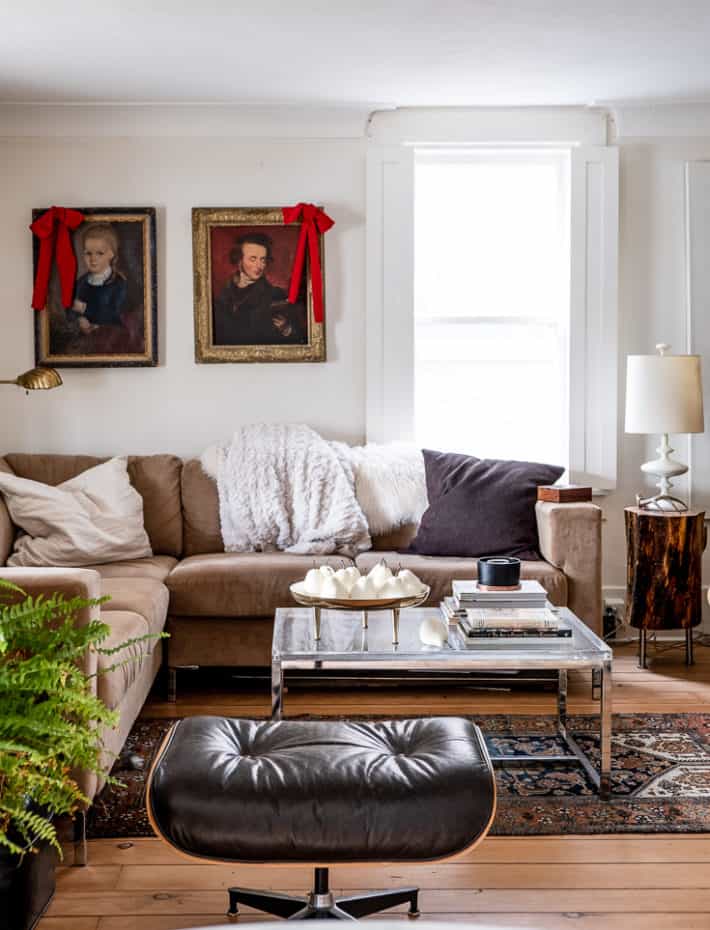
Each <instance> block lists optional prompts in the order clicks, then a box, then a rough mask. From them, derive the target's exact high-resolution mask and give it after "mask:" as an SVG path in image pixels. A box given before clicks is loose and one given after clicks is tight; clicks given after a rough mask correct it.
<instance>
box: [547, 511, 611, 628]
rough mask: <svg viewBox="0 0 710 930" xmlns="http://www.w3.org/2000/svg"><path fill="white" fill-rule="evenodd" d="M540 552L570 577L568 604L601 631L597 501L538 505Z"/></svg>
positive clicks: (599, 531)
mask: <svg viewBox="0 0 710 930" xmlns="http://www.w3.org/2000/svg"><path fill="white" fill-rule="evenodd" d="M535 513H536V516H537V531H538V536H539V538H540V552H541V553H542V556H543V558H544V559H546V560H547V561H548V562H550V563H551V564H552V565H554V566H555V567H556V568H559V569H561V571H563V572H564V573H565V576H566V578H567V606H568V607H569V609H570V610H571V611H572V612H573V613H575V614H576V615H577V616H578V617H579V618H580V620H584V622H585V623H586V624H587V626H588V627H590V628H591V629H592V630H593V631H594V632H595V633H596V634H597V635H598V636H601V634H602V511H601V508H600V507H597V505H596V504H586V503H585V504H553V503H548V502H546V501H538V502H537V504H536V505H535Z"/></svg>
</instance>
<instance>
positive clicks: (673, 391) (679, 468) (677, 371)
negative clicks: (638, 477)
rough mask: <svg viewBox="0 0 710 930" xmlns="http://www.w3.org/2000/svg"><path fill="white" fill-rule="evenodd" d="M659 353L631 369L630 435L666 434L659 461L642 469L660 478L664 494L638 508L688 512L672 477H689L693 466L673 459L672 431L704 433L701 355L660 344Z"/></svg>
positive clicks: (635, 360)
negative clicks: (675, 493) (672, 352)
mask: <svg viewBox="0 0 710 930" xmlns="http://www.w3.org/2000/svg"><path fill="white" fill-rule="evenodd" d="M656 349H657V350H658V355H629V357H628V360H627V367H626V427H625V429H626V432H627V433H646V434H651V433H660V434H661V444H660V446H659V447H658V448H657V449H656V452H657V453H658V455H659V457H658V458H657V459H654V461H652V462H646V463H645V464H644V465H642V466H641V471H644V472H646V474H649V475H653V476H655V477H657V478H658V479H659V481H658V483H657V484H656V487H657V488H658V491H659V493H658V494H655V495H654V496H653V497H648V498H645V499H644V498H642V497H641V495H640V494H637V495H636V504H637V506H638V507H642V508H645V509H647V510H670V511H683V510H687V509H688V505H687V504H686V503H685V501H682V500H680V499H679V498H677V497H674V496H673V495H672V494H671V493H670V490H671V487H672V484H671V481H670V479H671V478H674V477H675V476H676V475H684V474H685V473H686V472H687V471H688V466H687V465H683V463H682V462H676V461H675V460H674V459H672V458H671V453H672V452H673V451H674V450H673V449H671V447H670V443H669V442H668V434H669V433H702V432H703V431H704V429H705V424H704V421H703V388H702V379H701V371H700V362H701V359H700V356H699V355H668V354H667V353H668V350H669V349H670V346H669V345H666V344H665V343H660V344H659V345H657V346H656Z"/></svg>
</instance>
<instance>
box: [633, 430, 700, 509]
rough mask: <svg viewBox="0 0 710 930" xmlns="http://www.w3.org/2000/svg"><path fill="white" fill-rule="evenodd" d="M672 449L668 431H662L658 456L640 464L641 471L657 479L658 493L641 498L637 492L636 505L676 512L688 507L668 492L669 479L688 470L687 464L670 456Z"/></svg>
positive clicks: (657, 450) (670, 484)
mask: <svg viewBox="0 0 710 930" xmlns="http://www.w3.org/2000/svg"><path fill="white" fill-rule="evenodd" d="M674 451H675V450H674V449H672V448H671V446H670V443H669V442H668V433H664V434H663V435H662V437H661V444H660V446H659V447H658V448H657V449H656V452H658V455H659V457H658V458H657V459H654V460H653V461H652V462H645V463H644V464H643V465H642V466H641V471H643V472H646V474H647V475H653V477H654V478H658V479H659V481H658V483H657V484H656V487H657V488H658V494H655V495H654V496H653V497H647V498H642V497H641V495H640V494H637V495H636V506H637V507H642V508H643V509H645V510H667V511H675V512H677V513H681V512H683V511H684V510H687V509H688V505H687V504H686V503H685V501H682V500H681V499H680V498H679V497H674V496H673V495H672V494H671V493H670V490H671V488H672V487H673V484H672V482H671V480H670V479H671V478H675V477H677V476H678V475H684V474H685V473H686V472H687V471H688V466H687V465H683V463H682V462H676V461H675V460H674V459H672V458H671V452H674Z"/></svg>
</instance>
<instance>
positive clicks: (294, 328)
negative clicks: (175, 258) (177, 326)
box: [192, 207, 325, 362]
mask: <svg viewBox="0 0 710 930" xmlns="http://www.w3.org/2000/svg"><path fill="white" fill-rule="evenodd" d="M299 235H300V229H299V225H298V224H294V225H286V223H285V222H284V216H283V211H282V210H281V209H280V208H270V207H235V208H212V207H195V208H193V211H192V241H193V262H194V288H195V293H194V302H195V360H196V361H197V362H320V361H324V360H325V326H324V322H323V318H322V313H321V319H320V320H319V321H317V320H316V318H315V314H314V302H313V286H312V284H313V282H312V279H311V268H310V263H309V261H308V259H306V264H305V273H304V274H303V275H302V276H301V280H300V284H299V290H298V294H297V295H294V294H293V293H292V294H291V295H290V296H291V297H294V296H295V297H296V299H295V300H289V289H290V285H291V279H292V272H293V267H294V260H295V257H296V252H297V247H298V241H299ZM318 248H319V252H318V254H319V256H320V269H319V272H320V275H321V283H322V275H323V256H322V243H319V245H318Z"/></svg>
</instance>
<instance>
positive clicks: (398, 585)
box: [378, 578, 408, 597]
mask: <svg viewBox="0 0 710 930" xmlns="http://www.w3.org/2000/svg"><path fill="white" fill-rule="evenodd" d="M378 594H379V595H380V597H407V594H408V592H407V590H406V585H405V583H404V582H403V581H401V580H400V579H399V578H388V579H387V581H386V582H385V583H384V584H383V585H382V587H381V588H380V590H379V591H378Z"/></svg>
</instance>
